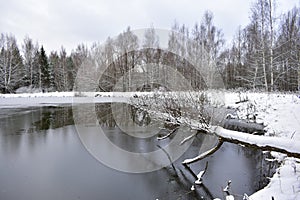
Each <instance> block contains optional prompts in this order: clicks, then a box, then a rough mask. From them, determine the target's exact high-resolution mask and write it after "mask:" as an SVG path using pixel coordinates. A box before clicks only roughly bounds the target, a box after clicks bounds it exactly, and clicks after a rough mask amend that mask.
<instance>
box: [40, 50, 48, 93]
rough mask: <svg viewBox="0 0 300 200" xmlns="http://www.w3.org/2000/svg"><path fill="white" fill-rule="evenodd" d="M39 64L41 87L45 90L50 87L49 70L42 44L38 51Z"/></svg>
mask: <svg viewBox="0 0 300 200" xmlns="http://www.w3.org/2000/svg"><path fill="white" fill-rule="evenodd" d="M39 65H40V70H41V75H40V79H41V80H40V82H41V88H42V89H43V90H45V89H48V88H49V87H50V70H49V64H48V58H47V55H46V52H45V50H44V47H43V46H42V47H41V51H40V56H39Z"/></svg>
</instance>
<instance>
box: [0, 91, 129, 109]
mask: <svg viewBox="0 0 300 200" xmlns="http://www.w3.org/2000/svg"><path fill="white" fill-rule="evenodd" d="M132 95H134V93H120V92H97V93H95V92H83V93H74V92H49V93H22V94H0V108H15V107H29V106H47V105H53V106H55V105H62V104H80V103H104V102H126V101H127V99H128V98H129V97H131V96H132Z"/></svg>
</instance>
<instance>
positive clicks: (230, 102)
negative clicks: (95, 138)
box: [0, 92, 300, 200]
mask: <svg viewBox="0 0 300 200" xmlns="http://www.w3.org/2000/svg"><path fill="white" fill-rule="evenodd" d="M217 93H218V92H217ZM220 93H222V95H224V98H225V106H230V107H237V106H240V115H241V116H242V115H245V114H246V113H245V112H246V110H245V108H243V105H240V104H236V102H237V101H239V100H240V99H241V93H236V92H220ZM134 94H138V95H141V94H140V93H138V92H131V93H130V92H128V93H116V92H110V93H93V92H92V93H82V94H81V95H82V97H78V96H77V95H76V96H75V93H74V92H53V93H30V94H0V108H16V107H30V106H47V105H62V104H74V103H75V104H80V103H103V102H112V101H114V102H116V101H117V102H126V101H127V100H128V98H129V97H132V96H133V95H134ZM146 94H147V93H146ZM148 94H151V93H148ZM242 95H244V97H245V98H246V97H247V98H248V101H247V103H252V104H254V105H255V106H256V110H255V112H256V114H257V120H259V121H263V122H264V124H265V125H267V127H266V130H267V134H266V135H267V136H269V137H272V139H274V137H275V138H278V140H280V139H281V138H282V140H285V139H286V138H289V139H293V140H295V142H297V141H299V145H300V99H299V97H297V96H296V95H295V94H280V93H251V92H245V93H243V94H242ZM95 96H97V97H96V98H95ZM245 106H246V104H245ZM243 109H244V110H243ZM272 154H273V156H274V157H275V159H276V160H279V161H281V162H282V165H281V166H280V167H279V168H278V170H277V173H275V174H274V176H273V177H270V178H271V179H270V183H269V184H268V186H266V187H265V188H264V189H262V190H259V191H257V192H256V193H254V194H252V195H251V196H250V199H251V200H256V199H257V200H258V199H271V198H272V197H274V198H275V199H281V200H284V199H297V198H300V160H299V159H295V158H291V157H285V156H284V155H283V154H280V153H274V152H273V153H272Z"/></svg>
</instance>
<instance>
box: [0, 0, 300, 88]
mask: <svg viewBox="0 0 300 200" xmlns="http://www.w3.org/2000/svg"><path fill="white" fill-rule="evenodd" d="M299 13H300V8H299V7H294V8H292V9H291V10H290V11H288V12H287V13H282V14H277V13H276V1H272V0H257V1H255V2H253V4H252V8H251V10H250V11H249V19H250V23H249V24H248V25H247V26H246V27H237V31H236V34H235V35H234V36H233V39H232V40H231V41H226V40H225V39H224V35H223V33H222V30H221V29H220V28H218V27H216V26H215V25H214V13H212V12H210V11H206V12H205V14H204V16H203V17H202V20H201V21H200V22H196V23H195V25H194V27H187V26H186V25H184V24H178V23H177V22H176V21H175V22H174V24H173V25H172V27H171V30H172V31H175V32H178V33H180V34H182V35H183V36H185V37H186V38H189V39H191V40H193V41H195V42H196V43H197V44H199V45H200V46H201V47H202V48H204V49H205V51H206V52H208V54H209V55H210V57H211V59H213V60H215V62H216V64H217V69H218V71H219V72H220V74H222V78H223V81H224V83H225V87H226V89H237V88H245V89H250V90H260V91H297V90H299V88H300V16H299ZM151 34H152V35H151ZM154 34H155V33H154V31H153V32H151V31H149V32H148V33H147V34H146V35H145V41H144V43H147V42H148V43H149V42H150V43H155V36H154ZM124 39H126V40H124ZM135 40H136V37H135V36H134V35H133V34H132V32H131V30H130V27H128V28H127V29H126V31H124V32H123V33H121V34H120V35H119V36H118V37H116V38H115V39H112V38H107V40H106V42H105V44H104V48H103V45H102V47H101V48H100V45H99V44H98V43H94V44H93V45H92V46H91V47H87V46H86V45H84V44H79V45H78V46H77V47H76V48H75V50H72V51H71V53H70V54H69V55H68V53H67V52H66V50H65V48H64V47H63V46H62V47H61V50H60V51H59V52H57V51H51V50H50V49H44V47H43V45H42V44H39V43H38V42H35V40H34V39H32V38H30V37H29V36H26V37H25V39H24V40H23V41H21V42H20V41H16V38H15V36H14V35H13V33H2V34H1V36H0V49H1V52H0V92H1V93H15V92H18V89H19V90H20V88H27V89H31V90H35V91H49V92H50V91H72V90H73V85H74V79H75V77H76V73H77V70H78V69H79V67H80V66H81V64H82V63H83V62H84V60H85V59H86V58H87V57H89V56H93V55H95V54H96V53H97V54H99V53H100V55H102V60H101V62H105V63H108V62H110V60H109V59H111V58H113V57H114V54H116V52H118V51H121V50H122V49H127V48H128V45H134V44H135V43H137V41H135ZM123 41H129V42H127V43H126V42H123ZM179 43H180V41H178V40H176V41H175V40H172V37H170V38H169V43H168V44H169V48H173V49H176V51H177V52H178V55H180V56H184V54H186V53H188V52H187V51H188V49H190V48H189V47H186V48H179V46H180V44H179ZM176 45H177V46H176ZM149 53H150V54H153V55H154V54H155V56H156V57H157V56H164V55H162V54H157V52H154V51H151V52H143V53H141V54H140V55H135V56H134V55H129V54H128V55H127V54H126V55H125V56H127V57H128V59H126V62H125V63H122V65H119V67H120V68H123V69H127V68H130V67H133V66H134V64H135V62H136V60H138V59H133V58H134V57H136V58H137V57H139V59H141V60H142V59H147V58H149V55H148V54H149ZM153 55H152V57H153ZM150 57H151V55H150ZM125 65H127V66H125ZM183 65H184V64H183ZM183 68H185V66H183ZM186 69H188V68H187V67H186ZM110 70H112V71H111V72H110V73H112V74H113V73H115V72H113V70H115V71H119V72H120V73H122V71H124V70H122V69H116V67H115V68H110ZM186 71H188V70H186ZM108 85H109V84H108V83H104V85H101V83H100V85H99V88H98V90H99V91H109V90H110V87H109V86H108Z"/></svg>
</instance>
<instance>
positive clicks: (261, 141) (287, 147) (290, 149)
mask: <svg viewBox="0 0 300 200" xmlns="http://www.w3.org/2000/svg"><path fill="white" fill-rule="evenodd" d="M211 132H212V133H214V134H215V135H217V136H218V137H220V138H222V139H223V140H226V141H230V142H235V143H240V144H244V145H249V146H256V147H259V148H260V149H262V150H269V151H277V152H280V153H284V154H287V155H288V156H292V157H297V158H300V145H299V141H295V140H292V139H289V138H277V137H270V136H260V135H252V134H247V133H243V132H238V131H232V130H228V129H224V128H222V127H220V126H213V127H211Z"/></svg>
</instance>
